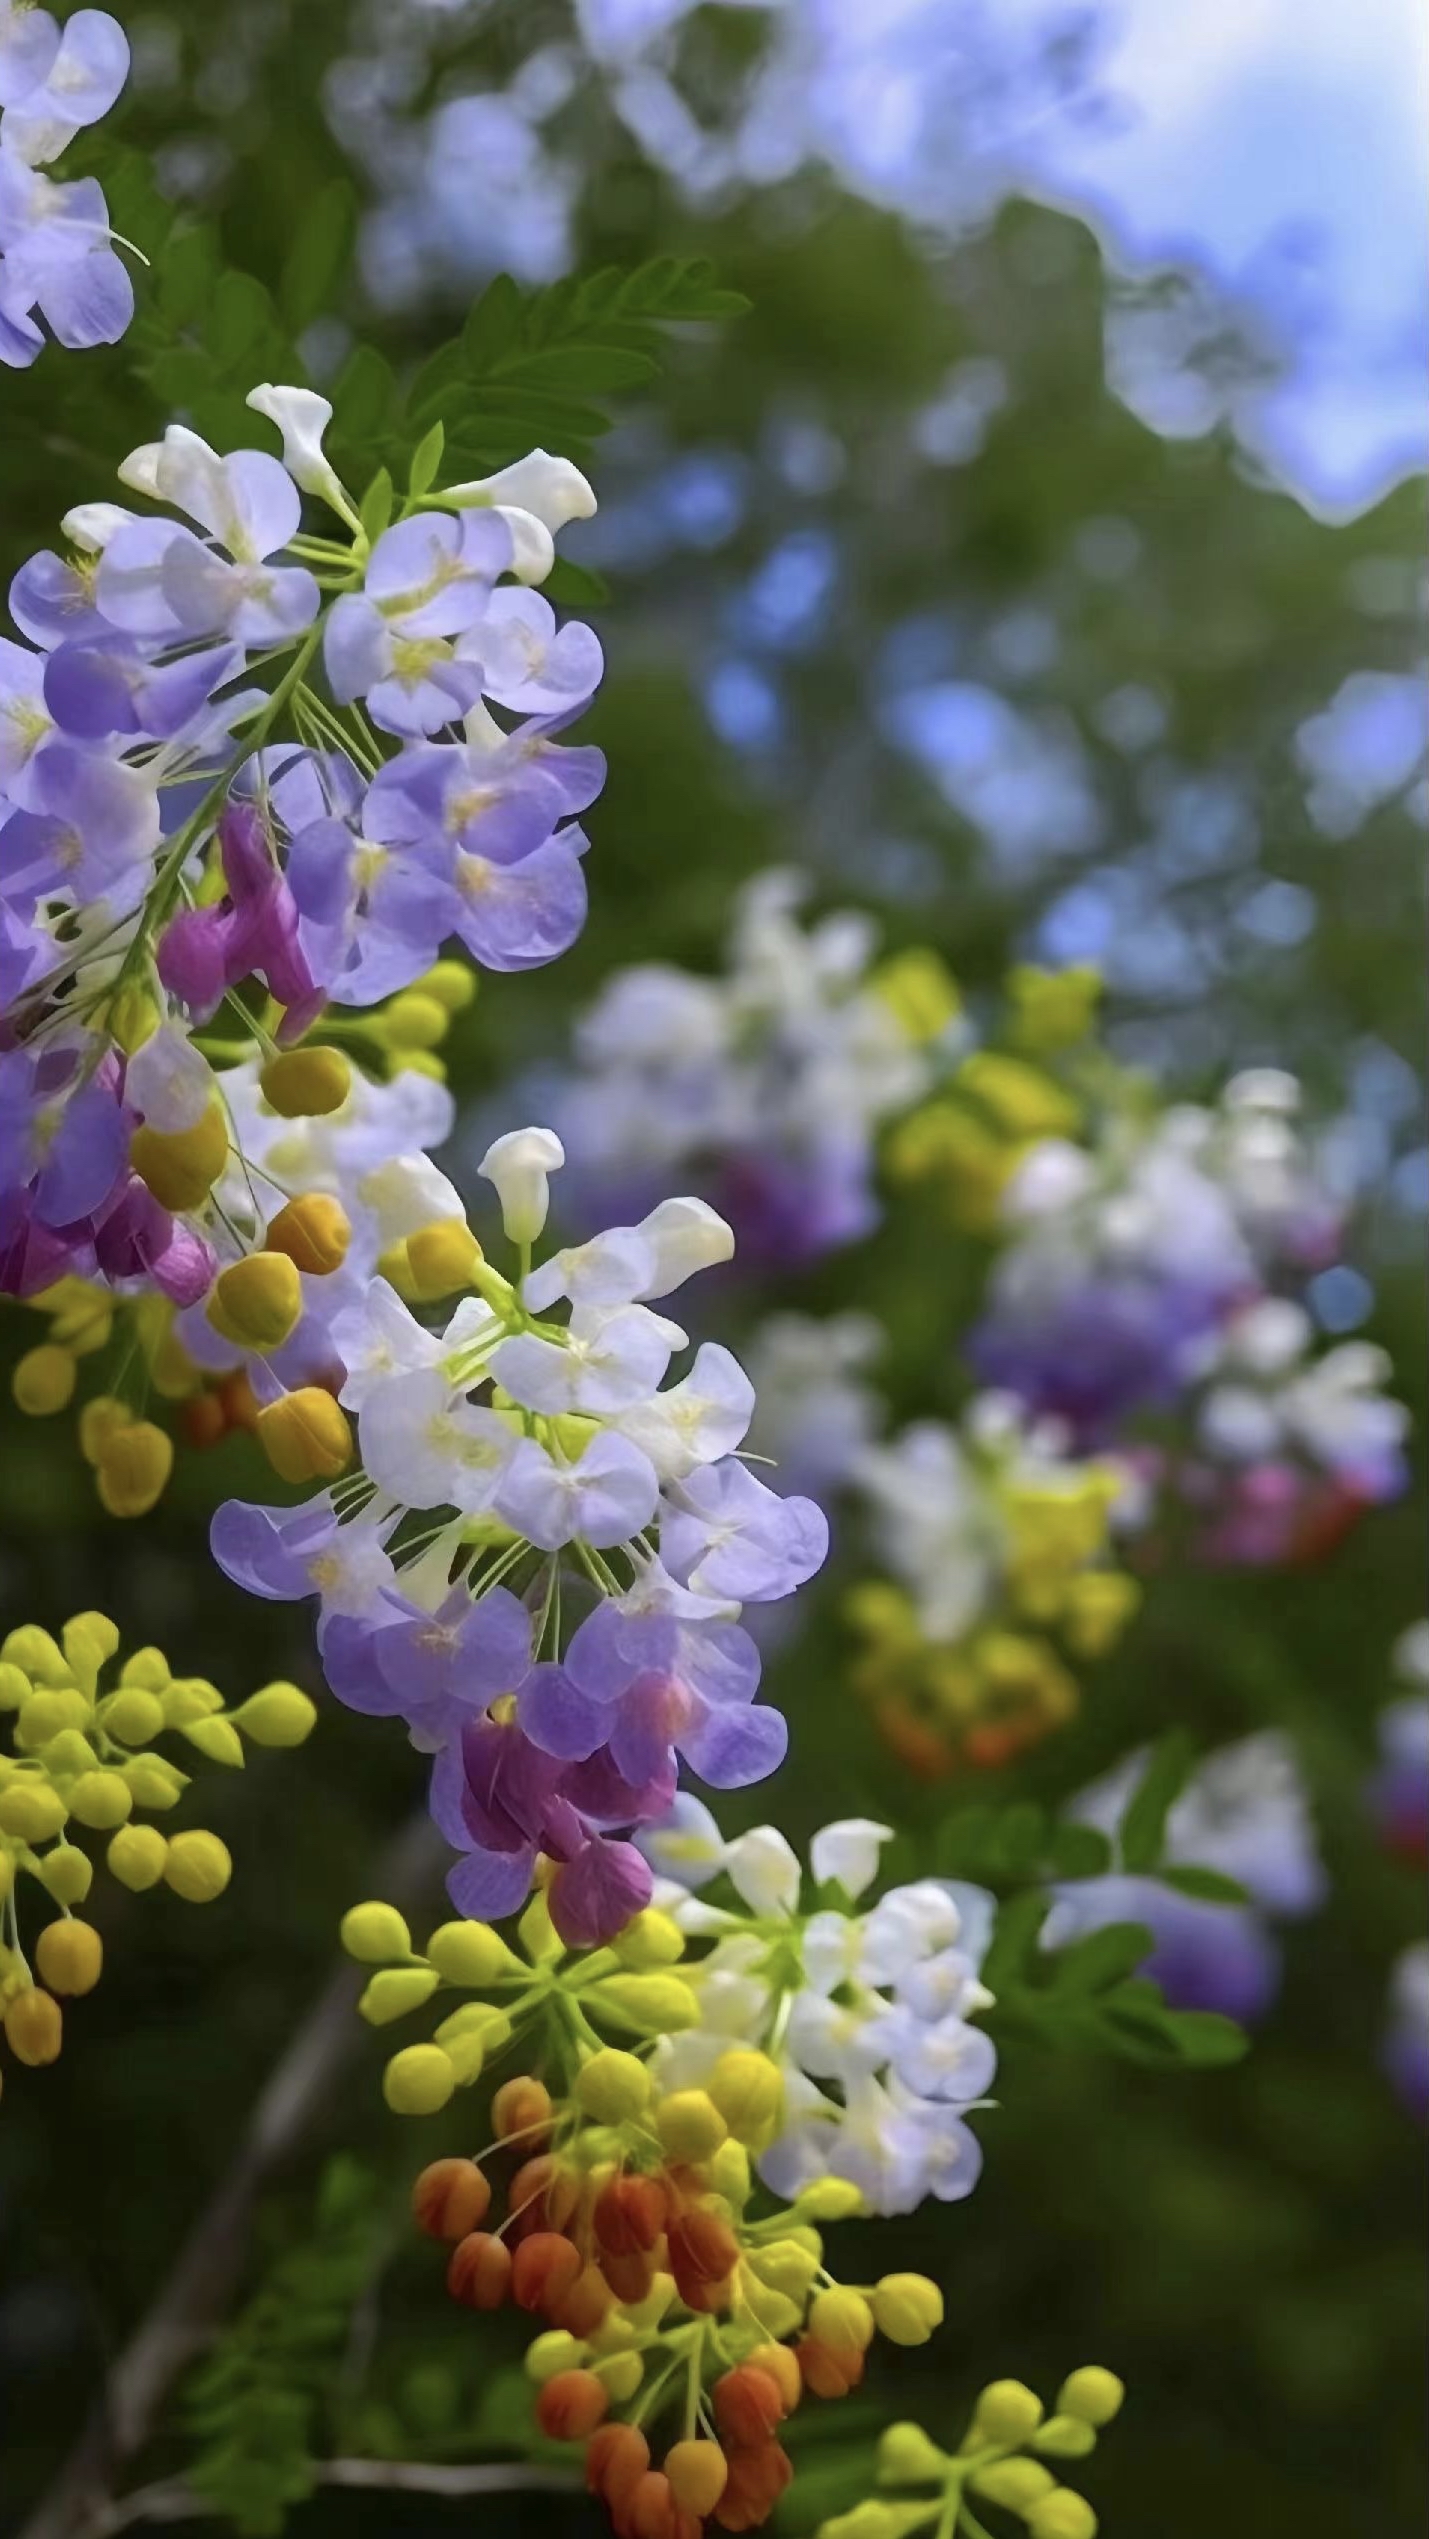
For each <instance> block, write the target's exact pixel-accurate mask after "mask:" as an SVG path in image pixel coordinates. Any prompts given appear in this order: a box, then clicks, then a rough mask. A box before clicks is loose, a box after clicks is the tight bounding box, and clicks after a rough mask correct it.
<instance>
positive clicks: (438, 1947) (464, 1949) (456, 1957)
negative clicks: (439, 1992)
mask: <svg viewBox="0 0 1429 2539" xmlns="http://www.w3.org/2000/svg"><path fill="white" fill-rule="evenodd" d="M363 1909H364V1908H363V1907H362V1906H359V1907H358V1910H359V1912H360V1911H362V1910H363ZM379 1910H381V1911H383V1912H385V1911H386V1910H387V1907H386V1906H385V1905H384V1906H382V1907H380V1908H379ZM345 1927H346V1926H345V1925H344V1929H345ZM346 1945H347V1942H346V1940H344V1946H346ZM407 1945H408V1946H409V1947H410V1945H411V1943H410V1941H409V1942H408V1943H407ZM353 1954H354V1955H356V1954H357V1951H356V1950H354V1951H353ZM427 1956H428V1959H429V1961H430V1962H431V1964H432V1965H433V1966H435V1968H436V1970H437V1973H438V1974H439V1975H440V1976H441V1978H442V1981H443V1983H448V1984H467V1985H469V1986H470V1987H471V1989H472V1991H473V1992H479V1991H480V1990H481V1988H482V1986H483V1985H485V1984H494V1983H498V1982H500V1980H501V1978H502V1977H503V1976H504V1975H521V1974H525V1973H526V1972H527V1969H526V1968H525V1967H524V1966H523V1965H522V1963H521V1960H520V1958H519V1957H518V1956H517V1955H516V1953H515V1951H514V1950H513V1949H509V1948H508V1947H507V1945H506V1942H505V1940H504V1939H502V1937H501V1935H500V1933H499V1932H497V1931H493V1929H492V1928H491V1925H490V1923H489V1922H443V1924H442V1925H441V1928H440V1929H439V1930H436V1931H433V1933H432V1936H431V1938H430V1939H429V1940H428V1942H427Z"/></svg>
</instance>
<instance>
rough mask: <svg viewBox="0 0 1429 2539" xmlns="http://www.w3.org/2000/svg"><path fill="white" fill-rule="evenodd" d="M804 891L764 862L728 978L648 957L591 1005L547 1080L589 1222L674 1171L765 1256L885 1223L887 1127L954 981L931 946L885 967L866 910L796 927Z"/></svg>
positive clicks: (932, 1050) (948, 1035)
mask: <svg viewBox="0 0 1429 2539" xmlns="http://www.w3.org/2000/svg"><path fill="white" fill-rule="evenodd" d="M802 895H803V885H802V884H801V883H800V882H799V881H798V879H797V878H796V877H795V876H793V875H792V874H788V873H782V872H774V873H766V874H762V875H761V876H760V877H759V879H758V880H757V881H755V882H753V883H751V884H750V885H749V886H748V887H747V888H746V889H745V891H744V893H743V895H742V897H741V899H740V901H739V905H738V908H737V911H736V915H735V920H734V926H733V931H732V937H731V942H730V947H729V956H728V960H727V963H726V967H725V970H724V973H723V974H722V975H721V976H719V977H716V978H703V977H698V976H694V975H692V974H691V973H689V972H687V971H684V970H678V969H675V968H673V967H671V966H670V965H668V964H663V963H660V964H657V963H645V964H641V965H639V966H637V967H635V968H632V969H628V970H621V971H619V972H617V974H616V975H615V977H614V978H613V979H611V980H610V982H609V983H608V985H607V986H606V987H605V988H604V989H603V991H602V993H601V994H600V996H599V997H598V998H597V999H596V1002H595V1003H594V1005H593V1006H592V1007H591V1008H590V1010H589V1012H588V1013H587V1014H585V1015H584V1016H583V1017H582V1019H581V1021H580V1023H579V1024H578V1026H577V1030H576V1035H575V1041H576V1060H577V1064H576V1067H575V1069H574V1070H573V1071H572V1073H571V1074H570V1075H569V1076H568V1077H563V1078H559V1079H556V1080H554V1081H543V1082H542V1085H541V1092H542V1096H543V1100H544V1103H545V1107H546V1109H547V1111H548V1113H549V1115H550V1116H551V1117H552V1118H554V1120H555V1122H556V1125H557V1126H558V1128H559V1129H560V1131H561V1133H562V1135H563V1136H564V1137H565V1139H566V1141H567V1143H568V1145H569V1146H570V1148H571V1151H572V1153H573V1154H574V1155H577V1156H578V1157H579V1159H580V1183H579V1199H580V1205H581V1208H582V1210H583V1212H584V1213H586V1214H587V1215H590V1216H592V1217H594V1218H595V1219H596V1221H598V1222H601V1221H604V1220H605V1219H606V1218H607V1217H608V1216H609V1214H611V1213H613V1212H615V1211H618V1210H620V1209H623V1208H625V1207H629V1206H631V1205H639V1204H643V1202H644V1199H645V1198H646V1197H647V1196H648V1195H649V1193H650V1192H651V1190H652V1189H657V1188H660V1187H662V1186H664V1184H665V1182H666V1180H667V1178H668V1175H669V1174H670V1172H671V1171H673V1170H674V1169H676V1168H679V1169H680V1170H682V1171H684V1170H689V1171H692V1172H693V1173H694V1174H695V1175H696V1177H697V1179H698V1185H699V1187H700V1188H701V1190H703V1191H704V1193H705V1195H706V1196H707V1197H708V1198H710V1199H711V1200H712V1201H713V1202H714V1204H715V1205H717V1206H718V1207H719V1208H720V1209H721V1210H722V1212H723V1213H724V1214H725V1215H726V1216H728V1217H729V1219H730V1221H731V1223H732V1224H733V1225H734V1226H735V1228H736V1230H737V1232H738V1235H739V1240H740V1247H741V1253H742V1255H745V1256H747V1257H748V1258H749V1260H750V1261H751V1262H752V1263H755V1264H759V1263H763V1264H774V1265H777V1266H790V1265H798V1264H800V1263H803V1262H807V1261H809V1260H813V1259H816V1258H818V1257H819V1256H820V1255H821V1254H823V1253H825V1252H827V1251H830V1250H832V1249H833V1248H835V1247H836V1246H837V1245H839V1244H843V1243H850V1242H853V1241H854V1240H855V1239H856V1238H857V1237H858V1236H860V1235H862V1234H865V1233H867V1231H868V1230H869V1228H870V1226H872V1225H873V1224H874V1222H875V1220H876V1216H877V1208H876V1204H875V1200H874V1193H873V1168H874V1150H875V1139H876V1135H877V1131H878V1129H879V1127H880V1125H881V1124H882V1123H883V1122H884V1121H885V1120H887V1119H889V1118H891V1117H892V1116H893V1115H894V1114H895V1113H897V1112H899V1111H902V1110H904V1109H906V1107H907V1105H908V1104H909V1103H910V1102H913V1101H916V1100H917V1098H918V1097H919V1095H920V1094H921V1093H922V1092H924V1091H925V1090H926V1088H927V1086H928V1084H929V1083H930V1082H931V1080H932V1077H933V1074H934V1070H935V1067H936V1065H937V1063H938V1059H939V1053H940V1051H941V1050H943V1049H944V1048H946V1047H947V1046H948V1045H949V1043H950V1042H951V1041H952V1040H953V1039H954V1038H955V1036H956V1033H957V1030H958V1021H957V1016H958V1001H957V994H956V991H955V989H954V987H953V985H952V982H951V980H950V979H949V978H948V976H947V974H946V972H945V971H944V970H943V967H942V965H941V963H940V962H939V961H938V960H937V958H936V956H935V955H934V954H932V953H930V952H927V953H925V952H913V953H906V954H900V955H895V956H893V957H891V958H889V959H886V960H884V961H883V962H881V963H876V962H875V959H874V954H875V949H876V939H875V936H874V932H873V929H872V928H871V926H870V924H869V922H868V920H867V919H866V918H863V917H861V916H857V915H854V914H853V913H852V912H848V911H845V912H843V913H842V914H838V915H834V916H831V917H826V918H823V919H821V920H820V921H819V922H818V923H817V924H813V925H809V926H803V925H801V924H800V922H799V917H798V907H799V901H800V898H801V897H802Z"/></svg>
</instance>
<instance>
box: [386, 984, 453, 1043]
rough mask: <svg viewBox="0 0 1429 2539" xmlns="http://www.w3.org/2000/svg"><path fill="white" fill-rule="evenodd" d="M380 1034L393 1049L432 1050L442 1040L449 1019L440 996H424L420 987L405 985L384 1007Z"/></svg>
mask: <svg viewBox="0 0 1429 2539" xmlns="http://www.w3.org/2000/svg"><path fill="white" fill-rule="evenodd" d="M381 1022H382V1032H383V1037H384V1039H385V1040H386V1041H387V1043H388V1046H389V1047H390V1048H392V1049H403V1050H406V1049H435V1048H436V1047H437V1044H438V1042H439V1041H443V1040H445V1038H446V1036H447V1027H448V1025H449V1024H450V1022H451V1013H450V1010H449V1008H448V1007H447V1006H446V1004H445V1003H444V1002H443V1000H442V998H441V997H439V996H424V995H423V993H422V991H421V989H420V988H419V987H409V988H404V990H403V992H402V994H401V995H400V996H394V997H393V999H392V1002H391V1004H390V1005H388V1006H385V1007H384V1008H383V1012H382V1017H381Z"/></svg>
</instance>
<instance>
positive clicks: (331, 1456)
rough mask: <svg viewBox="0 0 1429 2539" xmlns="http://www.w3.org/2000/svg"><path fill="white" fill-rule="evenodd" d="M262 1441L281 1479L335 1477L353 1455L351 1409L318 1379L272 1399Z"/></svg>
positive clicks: (261, 1419)
mask: <svg viewBox="0 0 1429 2539" xmlns="http://www.w3.org/2000/svg"><path fill="white" fill-rule="evenodd" d="M258 1442H259V1444H260V1445H261V1446H262V1448H263V1451H264V1453H265V1454H266V1456H267V1458H268V1461H269V1462H270V1464H271V1465H272V1467H273V1470H274V1471H275V1472H276V1473H277V1475H278V1477H279V1479H280V1480H281V1481H335V1480H336V1478H337V1476H338V1474H339V1473H340V1472H345V1471H346V1470H347V1467H348V1465H349V1463H350V1462H351V1460H352V1431H351V1429H350V1428H349V1427H348V1424H347V1414H346V1412H345V1411H344V1410H343V1409H342V1408H341V1406H340V1405H339V1404H338V1403H337V1402H335V1401H334V1400H333V1397H332V1395H331V1393H324V1392H323V1391H322V1389H321V1387H320V1386H318V1385H316V1384H300V1385H299V1387H298V1389H297V1391H296V1392H295V1393H284V1394H283V1395H282V1396H281V1398H280V1399H279V1400H278V1401H276V1402H269V1403H267V1404H266V1405H265V1407H264V1408H263V1409H262V1410H261V1411H260V1412H259V1413H258Z"/></svg>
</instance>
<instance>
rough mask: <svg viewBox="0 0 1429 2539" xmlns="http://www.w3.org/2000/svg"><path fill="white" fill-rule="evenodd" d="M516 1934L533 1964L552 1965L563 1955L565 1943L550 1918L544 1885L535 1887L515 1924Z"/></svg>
mask: <svg viewBox="0 0 1429 2539" xmlns="http://www.w3.org/2000/svg"><path fill="white" fill-rule="evenodd" d="M516 1936H517V1938H518V1939H519V1941H520V1942H521V1945H522V1947H523V1948H524V1950H525V1951H526V1954H527V1956H528V1957H529V1959H530V1961H531V1963H532V1965H533V1966H553V1965H554V1964H555V1962H556V1959H557V1958H558V1957H564V1955H565V1953H566V1945H565V1942H564V1940H563V1939H562V1938H561V1935H560V1933H559V1931H558V1930H557V1929H556V1926H555V1924H554V1922H553V1921H552V1920H551V1908H550V1906H549V1904H548V1903H547V1902H546V1891H545V1888H544V1887H539V1886H538V1887H537V1889H536V1892H535V1894H534V1895H533V1896H532V1898H531V1901H530V1903H529V1904H528V1905H527V1907H526V1910H525V1912H524V1913H523V1914H522V1916H521V1919H520V1921H519V1922H518V1923H517V1925H516Z"/></svg>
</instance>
